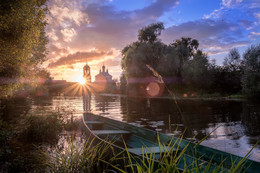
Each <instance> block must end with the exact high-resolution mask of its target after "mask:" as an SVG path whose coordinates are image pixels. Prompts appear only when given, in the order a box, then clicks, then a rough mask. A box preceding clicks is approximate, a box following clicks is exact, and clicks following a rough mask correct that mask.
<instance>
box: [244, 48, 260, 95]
mask: <svg viewBox="0 0 260 173" xmlns="http://www.w3.org/2000/svg"><path fill="white" fill-rule="evenodd" d="M243 61H244V75H243V77H242V86H243V92H244V93H245V94H246V95H247V96H248V97H254V98H257V99H260V44H258V45H252V46H251V47H249V48H248V49H247V50H246V52H245V53H244V55H243Z"/></svg>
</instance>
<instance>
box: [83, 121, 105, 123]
mask: <svg viewBox="0 0 260 173" xmlns="http://www.w3.org/2000/svg"><path fill="white" fill-rule="evenodd" d="M85 123H86V124H104V122H102V121H85Z"/></svg>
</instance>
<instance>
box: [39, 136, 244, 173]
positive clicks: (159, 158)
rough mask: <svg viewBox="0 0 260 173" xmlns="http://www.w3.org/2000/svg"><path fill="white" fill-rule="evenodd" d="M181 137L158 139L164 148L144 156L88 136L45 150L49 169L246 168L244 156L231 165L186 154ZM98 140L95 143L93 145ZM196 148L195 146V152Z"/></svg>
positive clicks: (165, 171) (215, 171) (214, 171)
mask: <svg viewBox="0 0 260 173" xmlns="http://www.w3.org/2000/svg"><path fill="white" fill-rule="evenodd" d="M181 140H182V138H179V139H178V140H172V141H170V142H169V144H168V145H162V144H161V143H159V147H160V149H161V152H160V153H159V154H155V153H153V152H152V151H150V149H149V148H148V147H143V152H142V155H141V156H136V155H132V154H131V153H130V152H129V151H128V149H127V146H126V145H125V151H122V152H121V153H117V154H115V153H114V149H113V145H112V143H106V142H100V143H98V144H95V142H94V141H95V139H93V140H90V139H87V140H86V142H85V143H84V144H83V145H77V144H76V143H75V142H73V141H70V142H68V143H67V144H65V146H66V147H65V148H63V149H59V148H55V150H54V151H52V152H42V158H45V159H44V160H45V162H44V163H43V164H44V165H45V166H46V172H54V173H56V172H57V173H58V172H98V173H99V172H121V173H128V172H133V173H135V172H136V173H143V172H146V173H152V172H160V173H174V172H176V173H179V172H193V173H195V172H198V173H202V172H203V173H208V172H210V173H219V172H230V173H231V172H235V173H239V172H245V169H244V168H245V166H244V161H245V159H246V157H247V156H248V155H247V156H245V158H244V159H242V160H241V161H239V162H237V161H236V160H234V161H233V162H232V164H231V166H230V168H226V167H224V165H223V162H224V160H223V162H220V164H219V165H217V164H213V160H214V158H212V159H211V160H209V161H207V162H206V161H204V160H202V158H201V157H192V156H190V155H187V153H186V152H187V151H188V148H189V144H188V145H186V146H185V147H184V148H182V147H180V145H181ZM94 144H95V145H94ZM195 155H196V150H194V156H195Z"/></svg>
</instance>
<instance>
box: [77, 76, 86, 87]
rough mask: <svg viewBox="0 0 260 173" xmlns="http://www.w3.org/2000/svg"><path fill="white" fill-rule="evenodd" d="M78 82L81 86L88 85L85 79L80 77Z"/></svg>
mask: <svg viewBox="0 0 260 173" xmlns="http://www.w3.org/2000/svg"><path fill="white" fill-rule="evenodd" d="M76 81H77V82H78V83H79V84H81V85H84V84H85V83H86V79H84V78H83V77H78V78H77V79H76Z"/></svg>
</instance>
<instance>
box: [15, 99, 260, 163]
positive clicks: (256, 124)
mask: <svg viewBox="0 0 260 173" xmlns="http://www.w3.org/2000/svg"><path fill="white" fill-rule="evenodd" d="M177 103H178V106H179V107H180V109H181V113H179V111H178V109H177V106H176V104H175V103H174V102H173V100H171V99H150V100H148V99H142V98H138V99H133V98H128V97H124V96H118V95H103V96H94V95H92V96H91V99H90V100H89V101H86V100H84V101H83V98H82V97H68V96H56V97H52V98H48V99H40V100H37V99H35V100H33V101H32V106H31V107H30V108H28V109H27V111H33V110H35V109H39V108H41V107H45V108H50V109H54V108H55V107H61V106H62V107H64V108H66V109H69V110H72V111H75V114H74V115H75V116H76V117H78V118H81V117H82V113H83V112H84V111H90V112H92V113H95V114H99V115H102V116H105V117H109V118H112V119H116V120H120V121H124V122H127V123H131V124H134V125H137V126H140V127H145V128H149V129H153V130H156V131H160V132H162V133H167V134H170V135H175V136H179V135H182V134H184V137H185V138H186V139H188V140H191V141H194V142H197V141H199V140H200V139H202V138H204V137H205V136H208V138H207V139H206V140H204V141H203V142H202V145H206V146H209V147H212V148H216V149H219V150H223V151H226V152H230V153H233V154H237V155H240V156H244V155H245V154H246V153H247V152H248V151H249V150H250V149H251V148H252V147H253V146H254V144H255V143H256V142H257V141H259V140H260V104H259V103H250V102H247V101H230V100H198V99H192V100H191V99H190V100H189V99H186V100H177ZM20 106H21V107H25V106H26V104H25V105H21V104H20ZM184 131H185V133H184ZM250 158H251V159H253V160H256V161H258V162H260V145H257V146H256V148H255V149H254V150H253V152H252V154H251V156H250Z"/></svg>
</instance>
